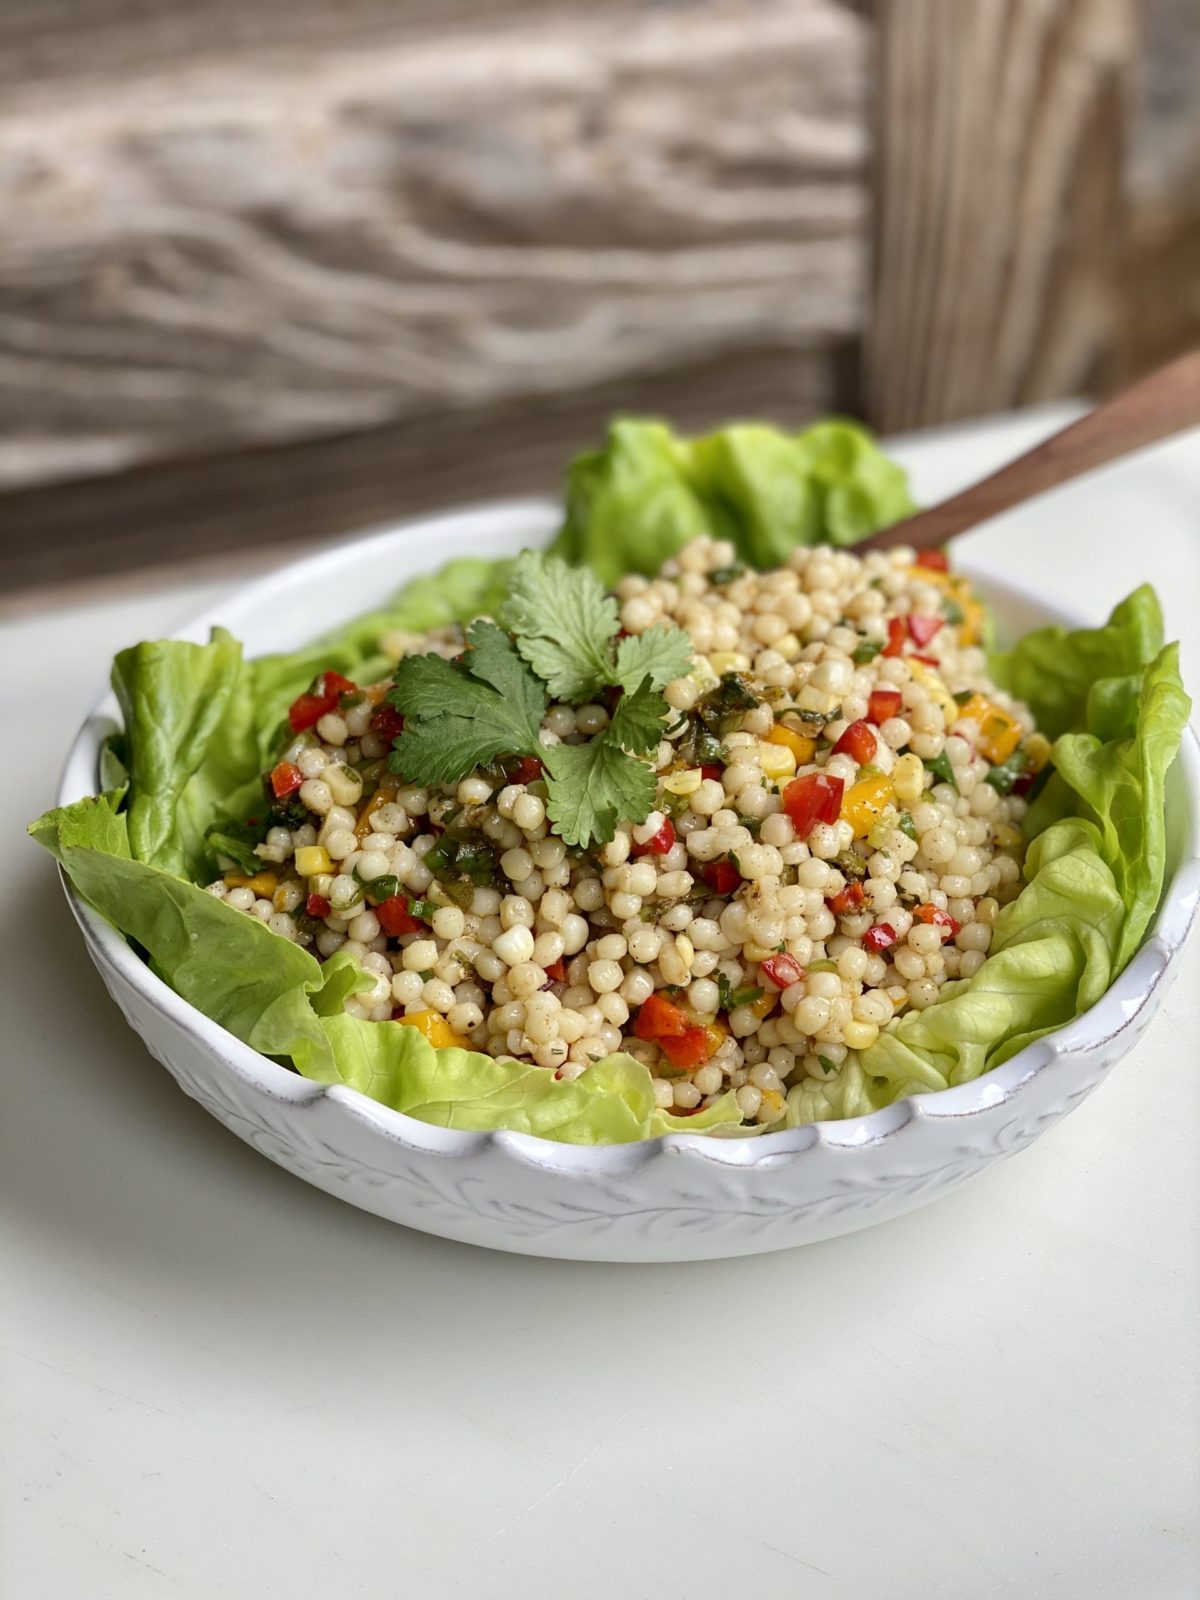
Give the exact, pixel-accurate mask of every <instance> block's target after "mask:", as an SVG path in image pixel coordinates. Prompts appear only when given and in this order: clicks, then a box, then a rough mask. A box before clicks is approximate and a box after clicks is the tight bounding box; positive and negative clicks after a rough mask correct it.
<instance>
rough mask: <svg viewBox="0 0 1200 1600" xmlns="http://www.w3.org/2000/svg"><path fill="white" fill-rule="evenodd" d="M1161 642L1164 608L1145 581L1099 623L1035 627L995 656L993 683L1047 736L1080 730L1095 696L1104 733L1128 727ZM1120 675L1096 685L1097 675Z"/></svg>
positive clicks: (1100, 729)
mask: <svg viewBox="0 0 1200 1600" xmlns="http://www.w3.org/2000/svg"><path fill="white" fill-rule="evenodd" d="M1162 646H1163V620H1162V608H1161V606H1160V605H1159V603H1158V596H1157V595H1156V594H1155V592H1154V590H1153V589H1152V588H1151V587H1150V585H1149V584H1143V585H1142V586H1141V588H1140V589H1135V590H1134V592H1133V593H1132V594H1131V595H1130V596H1129V598H1128V599H1127V600H1122V601H1121V604H1120V605H1119V606H1117V608H1116V609H1115V610H1114V612H1113V614H1112V616H1111V617H1110V618H1109V619H1108V621H1107V622H1106V623H1105V624H1104V626H1103V627H1102V628H1076V629H1074V630H1070V631H1068V629H1066V628H1062V627H1054V628H1038V629H1037V630H1036V631H1035V632H1033V633H1028V634H1026V635H1025V637H1024V638H1023V639H1022V640H1021V642H1020V643H1019V644H1018V645H1017V647H1016V648H1015V649H1014V650H1011V651H1009V652H1007V653H999V654H995V655H993V656H992V658H991V661H990V663H989V665H990V668H991V672H992V675H993V677H994V678H995V680H996V682H997V683H998V684H1000V685H1001V686H1002V687H1003V688H1006V689H1008V690H1009V691H1010V692H1011V693H1012V694H1014V695H1016V697H1017V699H1018V700H1024V701H1025V703H1026V705H1028V707H1029V708H1030V710H1031V711H1032V712H1033V714H1034V717H1035V719H1036V721H1037V725H1038V727H1039V728H1040V729H1041V731H1042V732H1043V733H1044V734H1045V735H1046V737H1047V738H1048V739H1057V738H1058V736H1059V734H1060V733H1066V732H1068V731H1069V730H1071V729H1078V728H1082V727H1083V726H1084V725H1085V720H1086V718H1087V713H1088V703H1089V697H1090V696H1091V695H1092V694H1093V692H1094V690H1095V691H1096V692H1097V693H1098V699H1097V701H1096V710H1097V714H1098V716H1099V715H1100V713H1101V712H1102V711H1103V712H1106V713H1107V714H1106V715H1104V716H1103V719H1102V722H1101V724H1100V725H1099V726H1097V727H1096V728H1095V729H1093V731H1094V732H1096V733H1099V734H1100V736H1101V737H1103V738H1116V737H1117V736H1118V735H1119V734H1120V733H1122V732H1127V731H1128V728H1129V726H1130V725H1131V722H1132V717H1133V714H1134V711H1135V707H1136V703H1137V695H1138V692H1139V690H1140V687H1141V680H1142V673H1143V672H1144V670H1145V668H1146V666H1147V665H1148V664H1149V663H1150V662H1151V661H1153V659H1154V657H1155V656H1156V655H1157V654H1158V652H1159V651H1160V650H1161V649H1162ZM1102 679H1103V680H1114V679H1115V680H1119V683H1118V684H1111V686H1110V687H1108V688H1105V689H1099V686H1098V682H1097V680H1102Z"/></svg>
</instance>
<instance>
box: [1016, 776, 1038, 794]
mask: <svg viewBox="0 0 1200 1600" xmlns="http://www.w3.org/2000/svg"><path fill="white" fill-rule="evenodd" d="M1036 782H1037V773H1036V772H1022V773H1021V775H1020V777H1019V778H1014V779H1013V786H1012V792H1013V794H1015V795H1016V796H1017V797H1018V798H1019V799H1021V800H1023V799H1024V798H1025V796H1026V795H1027V794H1028V793H1029V791H1030V790H1031V789H1032V788H1033V786H1034V784H1035V783H1036Z"/></svg>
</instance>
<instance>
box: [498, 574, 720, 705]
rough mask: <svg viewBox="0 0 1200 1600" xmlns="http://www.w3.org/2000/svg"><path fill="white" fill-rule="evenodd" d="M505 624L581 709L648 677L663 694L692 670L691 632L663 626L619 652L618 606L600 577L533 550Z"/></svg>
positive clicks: (550, 683)
mask: <svg viewBox="0 0 1200 1600" xmlns="http://www.w3.org/2000/svg"><path fill="white" fill-rule="evenodd" d="M500 620H501V621H502V622H503V623H504V624H505V626H506V627H507V628H508V629H509V631H510V632H511V633H512V634H513V636H514V638H515V639H516V643H517V649H518V650H519V651H520V653H521V655H522V656H523V657H524V659H525V660H526V661H527V662H528V663H529V665H530V666H531V667H532V668H533V670H534V672H536V673H537V675H538V677H539V678H541V680H542V682H543V683H544V684H545V685H546V687H547V689H549V691H550V693H551V694H552V695H554V696H555V697H556V698H557V699H559V700H566V701H568V702H570V703H571V704H574V705H581V704H583V702H584V701H586V700H589V699H591V698H592V697H593V696H594V695H596V694H599V693H600V691H601V690H602V689H607V688H611V687H620V688H622V689H624V690H625V691H626V693H632V691H633V690H634V689H637V688H639V687H640V685H641V684H642V683H643V681H644V680H645V679H647V678H649V680H650V687H651V688H652V689H662V688H664V687H665V686H666V685H667V684H668V683H670V682H671V680H672V679H673V678H680V677H682V676H683V674H684V673H685V672H687V670H688V668H689V667H690V666H691V661H692V648H691V643H690V641H689V639H688V636H687V634H686V633H684V632H683V631H682V630H681V629H679V628H668V627H664V626H663V625H662V624H661V623H659V624H656V625H655V626H654V627H653V628H648V629H647V630H646V632H645V633H642V634H631V635H630V636H629V637H628V638H625V639H622V640H620V642H619V643H618V644H617V647H616V652H615V655H614V651H613V641H614V640H615V639H616V637H617V633H618V632H619V624H618V622H617V602H616V601H615V600H614V599H613V597H612V596H611V595H608V594H605V592H604V587H603V585H602V584H601V582H600V580H599V578H597V576H596V574H595V573H594V572H592V571H590V570H589V569H588V568H587V567H569V566H567V564H566V562H565V561H559V560H558V559H557V558H556V557H554V556H546V555H540V554H538V553H536V552H534V551H532V550H526V551H524V552H523V553H522V554H521V555H519V556H518V557H517V560H516V563H515V565H514V567H513V570H512V576H511V578H510V586H509V597H508V600H507V601H506V602H505V605H504V607H503V610H502V613H501V617H500Z"/></svg>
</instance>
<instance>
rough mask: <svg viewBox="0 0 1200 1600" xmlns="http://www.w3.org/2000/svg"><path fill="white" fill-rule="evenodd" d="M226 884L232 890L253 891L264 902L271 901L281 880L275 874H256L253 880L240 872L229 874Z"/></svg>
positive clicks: (226, 876)
mask: <svg viewBox="0 0 1200 1600" xmlns="http://www.w3.org/2000/svg"><path fill="white" fill-rule="evenodd" d="M225 882H226V883H227V884H228V886H229V887H230V888H231V889H253V890H254V892H255V894H256V895H258V896H259V897H260V898H261V899H263V900H270V899H271V898H272V896H273V895H274V893H275V891H276V889H277V888H278V887H279V879H278V878H277V877H276V876H275V874H274V873H273V872H256V873H255V874H254V876H253V877H252V878H247V877H246V876H245V875H244V874H243V873H240V872H228V873H226V875H225Z"/></svg>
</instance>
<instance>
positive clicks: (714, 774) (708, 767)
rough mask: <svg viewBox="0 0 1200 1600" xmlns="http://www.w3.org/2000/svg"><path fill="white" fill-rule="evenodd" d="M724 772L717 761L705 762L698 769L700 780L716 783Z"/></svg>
mask: <svg viewBox="0 0 1200 1600" xmlns="http://www.w3.org/2000/svg"><path fill="white" fill-rule="evenodd" d="M724 771H725V768H724V767H723V766H722V765H721V764H720V762H719V761H706V762H705V764H704V765H703V766H702V767H701V768H700V776H701V777H702V778H711V779H715V780H716V782H717V783H720V781H721V774H722V773H723V772H724Z"/></svg>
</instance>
